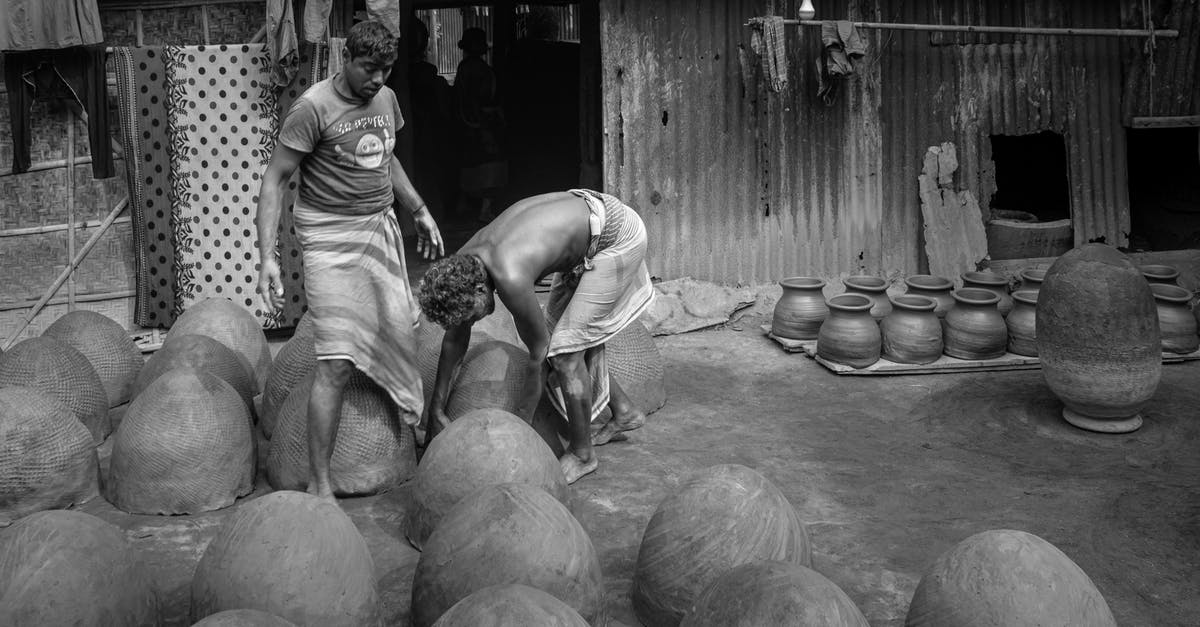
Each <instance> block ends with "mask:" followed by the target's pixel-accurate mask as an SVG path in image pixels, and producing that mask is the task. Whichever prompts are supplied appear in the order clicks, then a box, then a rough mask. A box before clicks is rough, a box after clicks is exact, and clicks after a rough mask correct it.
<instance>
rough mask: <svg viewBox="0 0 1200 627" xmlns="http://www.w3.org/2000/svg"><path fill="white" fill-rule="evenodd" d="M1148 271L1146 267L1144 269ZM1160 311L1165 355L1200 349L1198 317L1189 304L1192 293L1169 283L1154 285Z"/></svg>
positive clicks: (1161, 334) (1159, 316)
mask: <svg viewBox="0 0 1200 627" xmlns="http://www.w3.org/2000/svg"><path fill="white" fill-rule="evenodd" d="M1142 269H1143V270H1145V268H1144V267H1143V268H1142ZM1150 291H1151V292H1153V293H1154V301H1155V305H1156V306H1157V308H1158V329H1159V332H1160V337H1161V339H1162V349H1163V352H1165V353H1175V354H1180V355H1183V354H1187V353H1194V352H1196V351H1197V350H1200V336H1197V335H1196V318H1195V317H1193V316H1192V310H1191V307H1189V305H1188V303H1189V302H1190V301H1191V300H1192V293H1191V292H1189V291H1188V290H1186V289H1184V288H1182V287H1179V286H1178V285H1172V284H1169V283H1151V284H1150Z"/></svg>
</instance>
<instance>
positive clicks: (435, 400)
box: [425, 322, 472, 446]
mask: <svg viewBox="0 0 1200 627" xmlns="http://www.w3.org/2000/svg"><path fill="white" fill-rule="evenodd" d="M471 326H472V324H471V323H469V322H468V323H466V324H461V325H458V326H456V327H451V328H449V329H446V333H445V335H443V336H442V352H441V355H439V357H438V365H437V379H435V380H434V383H433V395H432V396H431V397H430V399H429V407H428V408H426V413H427V416H426V421H425V429H426V432H425V433H426V436H425V446H428V445H429V442H430V441H431V440H433V436H435V435H437V434H438V432H439V431H441V430H442V429H443V428H444V427H445V426H446V425H447V424H449V423H450V421H449V419H447V417H446V403H448V402H449V401H450V383H451V382H452V381H451V379H453V378H454V373H455V371H457V370H458V365H459V364H460V363H462V359H463V355H465V354H466V353H467V348H468V347H469V346H470V344H471Z"/></svg>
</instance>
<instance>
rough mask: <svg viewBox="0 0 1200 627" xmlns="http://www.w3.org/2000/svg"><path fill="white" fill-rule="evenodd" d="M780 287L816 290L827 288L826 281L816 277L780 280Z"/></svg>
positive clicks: (795, 277) (794, 277) (796, 277)
mask: <svg viewBox="0 0 1200 627" xmlns="http://www.w3.org/2000/svg"><path fill="white" fill-rule="evenodd" d="M779 287H785V288H786V287H791V288H800V289H816V288H818V287H825V279H821V278H818V277H815V276H792V277H788V278H786V279H780V281H779Z"/></svg>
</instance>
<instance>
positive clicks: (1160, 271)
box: [1141, 264, 1179, 285]
mask: <svg viewBox="0 0 1200 627" xmlns="http://www.w3.org/2000/svg"><path fill="white" fill-rule="evenodd" d="M1141 270H1142V276H1144V277H1146V280H1147V281H1149V282H1151V283H1168V284H1171V285H1178V284H1179V270H1176V269H1175V268H1172V267H1171V266H1164V265H1159V264H1150V265H1145V266H1142V267H1141Z"/></svg>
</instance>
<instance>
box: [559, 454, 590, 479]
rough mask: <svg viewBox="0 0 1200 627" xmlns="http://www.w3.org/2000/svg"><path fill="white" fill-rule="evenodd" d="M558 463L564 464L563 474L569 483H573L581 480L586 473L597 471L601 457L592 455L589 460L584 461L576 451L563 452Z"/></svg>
mask: <svg viewBox="0 0 1200 627" xmlns="http://www.w3.org/2000/svg"><path fill="white" fill-rule="evenodd" d="M558 463H559V464H561V465H562V471H563V476H565V477H566V478H567V485H571V484H572V483H575V482H576V481H579V479H580V478H582V477H583V476H584V475H586V474H588V473H591V472H595V470H596V468H598V467H599V466H600V458H598V457H597V456H595V455H592V456H591V458H590V459H589V460H588V461H583V460H582V459H580V458H579V457H577V456H576V455H575V454H574V453H571V452H567V453H563V456H562V457H559V458H558Z"/></svg>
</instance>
